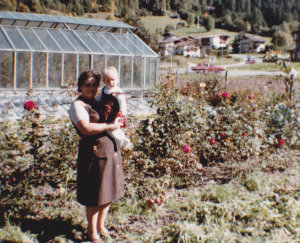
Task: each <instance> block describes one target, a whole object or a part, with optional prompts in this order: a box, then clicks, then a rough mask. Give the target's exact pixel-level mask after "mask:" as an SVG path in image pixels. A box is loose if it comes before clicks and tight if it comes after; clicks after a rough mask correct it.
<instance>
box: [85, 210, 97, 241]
mask: <svg viewBox="0 0 300 243" xmlns="http://www.w3.org/2000/svg"><path fill="white" fill-rule="evenodd" d="M98 216H99V211H98V207H88V206H87V207H86V217H87V221H88V229H87V230H88V235H89V237H90V239H91V240H96V239H99V236H98V233H97V221H98Z"/></svg>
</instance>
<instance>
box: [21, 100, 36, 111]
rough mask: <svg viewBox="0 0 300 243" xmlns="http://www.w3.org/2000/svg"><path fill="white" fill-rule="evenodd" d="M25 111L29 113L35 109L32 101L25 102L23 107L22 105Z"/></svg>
mask: <svg viewBox="0 0 300 243" xmlns="http://www.w3.org/2000/svg"><path fill="white" fill-rule="evenodd" d="M23 107H24V109H25V110H28V111H31V110H32V109H35V108H36V106H35V103H34V102H33V101H32V100H27V101H25V103H24V105H23Z"/></svg>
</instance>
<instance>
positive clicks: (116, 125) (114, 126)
mask: <svg viewBox="0 0 300 243" xmlns="http://www.w3.org/2000/svg"><path fill="white" fill-rule="evenodd" d="M109 125H111V126H112V129H111V130H117V129H120V127H121V126H122V123H121V122H120V117H117V118H116V119H115V120H114V121H113V122H112V123H110V124H109Z"/></svg>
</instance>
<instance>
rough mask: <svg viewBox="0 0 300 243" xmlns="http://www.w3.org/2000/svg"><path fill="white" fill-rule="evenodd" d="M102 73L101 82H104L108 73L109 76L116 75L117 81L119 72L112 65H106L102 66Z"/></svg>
mask: <svg viewBox="0 0 300 243" xmlns="http://www.w3.org/2000/svg"><path fill="white" fill-rule="evenodd" d="M102 74H103V82H106V79H107V76H109V75H111V76H112V75H116V77H117V78H118V81H119V72H118V70H117V69H116V68H115V67H114V66H108V67H106V68H104V69H103V72H102Z"/></svg>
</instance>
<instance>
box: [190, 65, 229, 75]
mask: <svg viewBox="0 0 300 243" xmlns="http://www.w3.org/2000/svg"><path fill="white" fill-rule="evenodd" d="M192 71H195V72H197V73H205V72H214V73H219V72H223V71H225V68H224V67H221V66H215V65H213V64H208V63H203V64H198V65H196V66H193V67H192Z"/></svg>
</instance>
